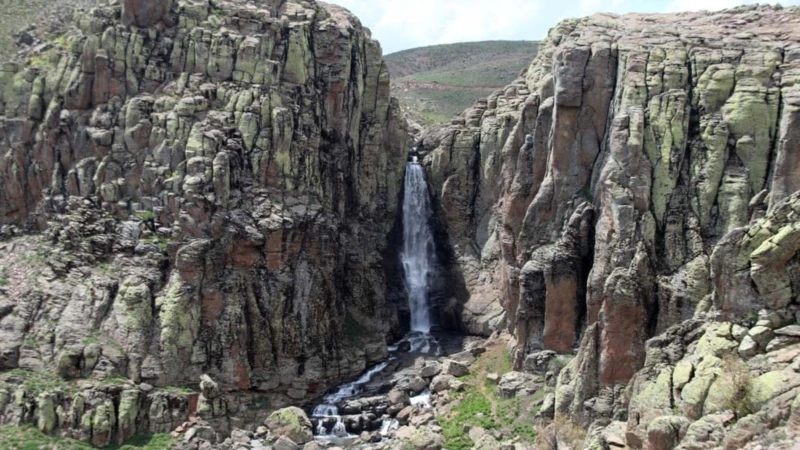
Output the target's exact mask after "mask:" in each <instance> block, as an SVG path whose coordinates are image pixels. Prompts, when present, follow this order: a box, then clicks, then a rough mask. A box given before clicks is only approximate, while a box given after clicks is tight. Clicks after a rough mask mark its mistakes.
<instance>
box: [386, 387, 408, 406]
mask: <svg viewBox="0 0 800 450" xmlns="http://www.w3.org/2000/svg"><path fill="white" fill-rule="evenodd" d="M389 404H390V405H408V404H409V397H408V394H406V393H405V392H403V391H400V390H393V391H391V392H389Z"/></svg>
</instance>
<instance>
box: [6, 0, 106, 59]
mask: <svg viewBox="0 0 800 450" xmlns="http://www.w3.org/2000/svg"><path fill="white" fill-rule="evenodd" d="M98 1H99V0H0V11H2V13H0V62H2V61H8V60H9V59H11V58H12V57H13V56H14V54H16V52H17V50H18V48H17V46H16V45H15V44H14V38H13V35H14V34H15V33H18V32H19V31H21V30H23V29H27V28H28V27H30V26H31V25H32V26H34V27H35V30H34V31H32V32H31V34H32V35H35V36H39V37H40V38H41V37H43V36H44V35H50V34H60V30H61V29H62V28H63V27H64V26H65V25H67V24H71V23H72V17H73V14H74V12H75V11H77V10H80V9H82V8H83V9H88V8H90V7H91V6H94V5H95V4H96V3H97V2H98Z"/></svg>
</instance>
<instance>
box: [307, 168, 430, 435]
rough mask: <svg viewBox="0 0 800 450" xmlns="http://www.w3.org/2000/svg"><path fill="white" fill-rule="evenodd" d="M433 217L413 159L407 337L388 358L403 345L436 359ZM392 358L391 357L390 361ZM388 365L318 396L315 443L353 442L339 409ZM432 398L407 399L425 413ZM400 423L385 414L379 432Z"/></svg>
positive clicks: (408, 193)
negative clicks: (432, 301) (430, 293)
mask: <svg viewBox="0 0 800 450" xmlns="http://www.w3.org/2000/svg"><path fill="white" fill-rule="evenodd" d="M432 214H433V208H432V207H431V202H430V196H429V193H428V185H427V183H426V182H425V171H424V170H423V169H422V166H420V164H419V163H418V162H417V158H416V157H412V159H411V161H409V163H408V166H407V167H406V177H405V199H404V201H403V252H402V254H401V259H402V262H403V269H404V273H405V279H404V281H405V286H406V291H407V293H408V304H409V309H410V311H411V332H410V333H409V334H408V335H407V336H406V337H405V338H403V339H402V340H401V341H400V342H397V343H396V344H395V345H391V346H389V351H390V352H391V353H394V352H397V351H400V348H401V344H403V343H405V342H407V343H408V347H406V348H407V350H402V351H403V352H405V351H411V352H419V353H428V354H439V353H440V346H439V342H438V341H437V340H436V339H435V338H434V337H433V336H431V334H430V332H431V325H432V320H431V312H430V309H431V308H430V302H429V301H428V300H429V297H428V290H429V286H430V284H429V283H430V277H431V275H432V273H433V270H434V269H435V267H436V247H435V243H434V240H433V230H432V229H431V226H430V218H431V217H432ZM395 358H396V357H394V356H393V357H391V358H390V360H392V359H395ZM387 365H388V363H386V362H384V363H381V364H378V365H377V366H375V367H373V368H372V369H370V370H368V371H367V372H366V373H364V374H363V375H362V376H361V377H360V378H359V379H357V380H355V381H353V382H351V383H347V384H344V385H342V386H340V387H339V389H338V390H336V391H335V392H333V393H330V394H328V395H326V396H324V397H323V399H322V403H321V404H319V405H317V406H316V407H315V408H314V411H313V412H312V417H313V418H314V419H315V420H316V422H317V429H316V436H317V437H318V438H320V439H324V440H326V439H336V438H352V437H353V436H352V435H350V434H349V433H348V432H347V427H346V425H345V423H344V421H343V420H342V417H341V415H340V414H339V406H340V405H341V404H342V402H344V401H345V400H350V399H353V398H356V397H358V396H359V395H362V394H363V392H364V386H365V385H366V384H367V383H369V382H370V380H372V378H373V377H374V376H375V375H376V374H378V373H380V372H381V371H383V370H384V369H385V368H386V367H387ZM430 397H431V394H430V391H428V390H427V389H426V390H425V392H422V393H421V394H419V395H417V396H415V397H412V398H411V404H412V405H413V406H414V407H415V408H430V407H431V398H430ZM398 427H399V423H398V421H397V420H396V419H393V418H391V417H390V416H388V415H385V416H384V417H382V424H381V429H380V432H381V434H382V435H387V434H389V433H390V432H391V430H394V429H397V428H398Z"/></svg>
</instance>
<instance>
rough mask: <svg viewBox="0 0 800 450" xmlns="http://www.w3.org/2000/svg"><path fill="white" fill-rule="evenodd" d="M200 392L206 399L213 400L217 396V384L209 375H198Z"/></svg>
mask: <svg viewBox="0 0 800 450" xmlns="http://www.w3.org/2000/svg"><path fill="white" fill-rule="evenodd" d="M200 392H202V393H203V397H205V398H206V399H208V400H213V399H215V398H217V397H219V394H220V392H219V386H218V385H217V383H215V382H214V380H212V379H211V377H210V376H208V375H206V374H203V375H202V376H201V377H200Z"/></svg>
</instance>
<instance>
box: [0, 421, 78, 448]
mask: <svg viewBox="0 0 800 450" xmlns="http://www.w3.org/2000/svg"><path fill="white" fill-rule="evenodd" d="M0 449H2V450H44V449H47V450H94V447H92V446H91V445H89V444H87V443H86V442H81V441H76V440H74V439H68V438H57V437H53V436H48V435H46V434H44V433H42V432H41V431H39V430H38V429H37V428H35V427H34V426H33V425H23V426H21V427H17V426H10V425H6V426H2V427H0Z"/></svg>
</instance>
